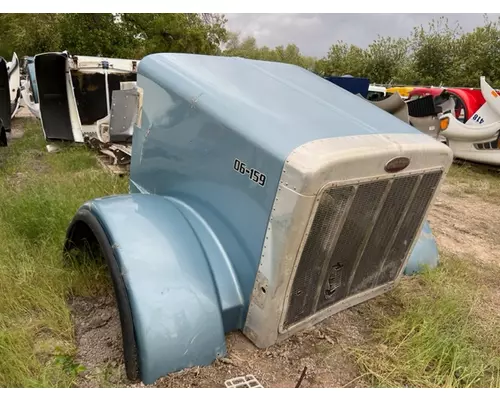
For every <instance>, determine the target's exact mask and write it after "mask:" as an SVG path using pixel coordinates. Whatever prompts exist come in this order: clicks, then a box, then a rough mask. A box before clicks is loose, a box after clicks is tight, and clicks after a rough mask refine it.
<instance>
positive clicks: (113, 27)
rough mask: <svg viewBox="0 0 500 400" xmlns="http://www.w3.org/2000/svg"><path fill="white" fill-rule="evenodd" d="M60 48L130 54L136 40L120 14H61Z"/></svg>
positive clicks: (103, 54)
mask: <svg viewBox="0 0 500 400" xmlns="http://www.w3.org/2000/svg"><path fill="white" fill-rule="evenodd" d="M59 31H60V34H61V47H60V48H59V49H54V50H68V51H69V52H70V53H71V54H82V55H92V56H100V57H123V58H129V57H132V55H133V52H134V49H135V46H136V45H137V44H136V40H135V38H134V37H133V35H132V34H131V32H129V31H127V29H126V27H125V24H123V22H121V21H120V19H119V16H117V15H115V14H111V13H107V14H97V13H92V14H88V13H71V14H64V15H63V18H62V19H61V20H60V21H59Z"/></svg>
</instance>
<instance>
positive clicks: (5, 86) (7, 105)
mask: <svg viewBox="0 0 500 400" xmlns="http://www.w3.org/2000/svg"><path fill="white" fill-rule="evenodd" d="M19 69H20V68H19V59H18V58H17V54H16V53H14V54H13V56H12V60H11V61H9V62H7V61H6V60H5V59H4V58H2V57H0V120H1V121H2V125H3V130H4V134H5V135H7V134H8V133H9V132H10V130H11V120H12V118H14V116H15V115H16V113H17V111H18V109H19V100H20V96H21V94H20V93H21V92H20V83H21V80H20V71H19ZM3 142H4V141H3V140H2V143H3Z"/></svg>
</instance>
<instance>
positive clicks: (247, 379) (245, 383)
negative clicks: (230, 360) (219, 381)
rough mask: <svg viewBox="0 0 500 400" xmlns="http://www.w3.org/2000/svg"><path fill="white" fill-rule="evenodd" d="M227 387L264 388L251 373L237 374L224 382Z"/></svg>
mask: <svg viewBox="0 0 500 400" xmlns="http://www.w3.org/2000/svg"><path fill="white" fill-rule="evenodd" d="M224 384H225V385H226V387H227V388H264V386H262V385H261V384H260V382H259V381H258V380H257V379H256V378H255V376H253V375H245V376H238V377H236V378H231V379H228V380H227V381H225V382H224Z"/></svg>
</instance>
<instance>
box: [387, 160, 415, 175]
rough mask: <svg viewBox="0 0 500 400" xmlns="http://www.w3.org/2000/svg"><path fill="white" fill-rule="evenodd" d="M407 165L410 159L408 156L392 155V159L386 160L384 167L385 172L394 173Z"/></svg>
mask: <svg viewBox="0 0 500 400" xmlns="http://www.w3.org/2000/svg"><path fill="white" fill-rule="evenodd" d="M408 165H410V159H409V158H408V157H394V158H393V159H392V160H389V161H387V163H386V164H385V166H384V169H385V171H386V172H389V173H390V174H394V173H396V172H399V171H402V170H404V169H405V168H406V167H407V166H408Z"/></svg>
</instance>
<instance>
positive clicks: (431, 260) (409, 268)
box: [404, 221, 439, 275]
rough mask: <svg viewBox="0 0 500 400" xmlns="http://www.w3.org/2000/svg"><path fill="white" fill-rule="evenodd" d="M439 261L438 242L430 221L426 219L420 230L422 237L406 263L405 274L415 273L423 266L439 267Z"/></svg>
mask: <svg viewBox="0 0 500 400" xmlns="http://www.w3.org/2000/svg"><path fill="white" fill-rule="evenodd" d="M438 263H439V252H438V247H437V243H436V239H435V238H434V235H433V234H432V230H431V227H430V225H429V222H428V221H425V223H424V225H423V227H422V230H421V231H420V237H419V238H418V240H417V243H416V244H415V247H413V250H412V252H411V254H410V257H409V258H408V261H407V263H406V266H405V269H404V274H405V275H414V274H417V273H419V272H421V271H422V269H423V266H424V265H425V266H427V267H428V268H430V269H434V268H436V267H437V265H438Z"/></svg>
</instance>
